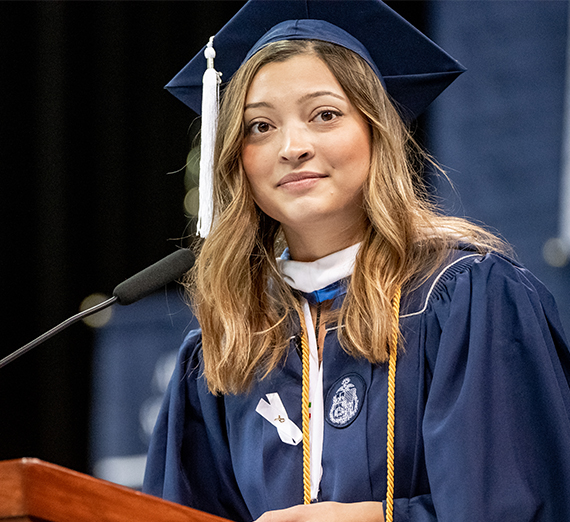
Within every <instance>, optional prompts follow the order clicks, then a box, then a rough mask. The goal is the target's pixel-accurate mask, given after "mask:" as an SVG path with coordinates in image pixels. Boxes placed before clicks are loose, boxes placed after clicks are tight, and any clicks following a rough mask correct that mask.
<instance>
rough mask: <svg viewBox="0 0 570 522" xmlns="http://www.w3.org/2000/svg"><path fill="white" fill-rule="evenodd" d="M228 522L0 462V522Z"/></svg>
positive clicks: (50, 470)
mask: <svg viewBox="0 0 570 522" xmlns="http://www.w3.org/2000/svg"><path fill="white" fill-rule="evenodd" d="M4 520H9V521H10V522H25V521H30V522H95V521H98V522H135V521H136V522H146V521H149V522H183V521H184V522H229V521H228V520H227V519H224V518H220V517H216V516H214V515H210V514H208V513H203V512H201V511H198V510H195V509H191V508H188V507H184V506H180V505H178V504H174V503H172V502H167V501H165V500H161V499H159V498H156V497H153V496H150V495H145V494H143V493H139V492H138V491H134V490H132V489H129V488H126V487H124V486H118V485H116V484H112V483H111V482H106V481H104V480H99V479H96V478H93V477H90V476H88V475H84V474H82V473H77V472H75V471H71V470H69V469H66V468H62V467H60V466H56V465H54V464H48V463H46V462H43V461H41V460H38V459H20V460H7V461H4V462H0V521H4Z"/></svg>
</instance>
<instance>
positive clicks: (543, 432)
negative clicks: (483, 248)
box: [395, 255, 570, 522]
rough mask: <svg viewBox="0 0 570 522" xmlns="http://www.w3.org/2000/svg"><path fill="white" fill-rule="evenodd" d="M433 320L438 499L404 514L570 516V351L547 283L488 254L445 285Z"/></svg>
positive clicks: (412, 504)
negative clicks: (544, 283) (542, 282)
mask: <svg viewBox="0 0 570 522" xmlns="http://www.w3.org/2000/svg"><path fill="white" fill-rule="evenodd" d="M425 321H426V322H425V330H424V331H425V346H426V348H425V357H426V367H427V370H426V373H427V375H426V383H427V384H426V397H427V398H426V402H425V412H424V418H423V426H422V429H423V440H424V450H425V462H426V468H427V474H428V479H429V484H430V490H431V495H427V496H424V497H423V498H412V499H411V500H409V501H403V500H399V501H397V502H396V514H397V513H398V512H399V513H400V517H401V518H399V519H398V518H395V520H402V521H403V520H410V521H414V522H416V521H417V522H419V521H422V522H423V521H428V520H437V521H439V522H458V521H461V522H467V521H516V522H526V521H528V522H530V521H543V522H547V521H548V522H554V521H561V520H570V419H569V414H570V392H569V376H570V362H569V361H570V358H569V353H568V348H567V343H566V341H565V340H564V334H563V333H562V328H561V325H560V322H559V319H558V313H557V311H556V306H555V304H554V301H553V299H552V297H551V296H550V294H549V293H548V291H547V290H546V289H545V288H544V287H543V285H542V284H541V283H540V282H539V281H538V280H537V279H536V278H534V277H533V276H532V274H530V273H529V272H528V271H526V270H524V269H522V268H521V267H518V266H516V265H514V264H512V263H511V262H510V261H508V260H506V259H503V258H501V257H499V256H496V255H487V256H485V257H484V258H478V259H477V261H475V262H473V263H472V264H471V266H470V267H469V269H467V270H465V271H463V272H462V273H461V274H458V275H456V276H455V277H454V278H452V279H450V280H448V281H445V282H441V283H439V284H438V288H437V292H434V296H433V297H432V298H431V302H430V305H429V309H428V311H427V313H426V318H425Z"/></svg>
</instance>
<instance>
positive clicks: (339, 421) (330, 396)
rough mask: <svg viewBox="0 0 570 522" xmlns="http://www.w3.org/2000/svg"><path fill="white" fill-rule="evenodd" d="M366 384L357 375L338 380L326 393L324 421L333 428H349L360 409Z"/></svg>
mask: <svg viewBox="0 0 570 522" xmlns="http://www.w3.org/2000/svg"><path fill="white" fill-rule="evenodd" d="M365 393H366V383H365V382H364V379H363V378H362V377H361V376H360V375H358V374H357V373H348V374H346V375H343V376H342V377H341V378H340V379H338V380H337V381H336V382H335V383H334V384H333V385H332V386H331V387H330V388H329V391H328V393H327V398H326V401H325V419H326V421H327V422H328V423H329V424H330V425H331V426H333V427H334V428H346V427H347V426H350V425H351V424H352V423H353V422H354V420H355V419H356V417H358V414H359V413H360V410H361V409H362V404H363V403H364V394H365Z"/></svg>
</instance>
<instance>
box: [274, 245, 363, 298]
mask: <svg viewBox="0 0 570 522" xmlns="http://www.w3.org/2000/svg"><path fill="white" fill-rule="evenodd" d="M359 249H360V243H357V244H356V245H352V246H350V247H348V248H345V249H344V250H339V251H338V252H334V253H333V254H330V255H328V256H325V257H322V258H321V259H317V260H316V261H311V262H302V261H293V260H292V259H290V258H289V252H288V250H286V251H285V252H284V255H283V256H282V257H281V258H279V259H278V260H277V266H278V267H279V271H280V272H281V275H282V276H283V279H284V280H285V282H286V283H288V284H289V286H292V287H293V288H295V289H296V290H300V291H301V292H307V293H309V292H314V291H316V290H320V289H321V288H325V287H326V286H328V285H330V284H332V283H334V282H336V281H339V280H340V279H344V278H345V277H348V276H349V275H351V274H352V271H353V269H354V262H355V260H356V254H358V250H359Z"/></svg>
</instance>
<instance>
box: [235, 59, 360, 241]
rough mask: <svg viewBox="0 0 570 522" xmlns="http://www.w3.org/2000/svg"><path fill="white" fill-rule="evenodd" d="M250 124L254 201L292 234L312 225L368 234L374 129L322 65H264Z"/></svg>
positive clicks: (248, 112)
mask: <svg viewBox="0 0 570 522" xmlns="http://www.w3.org/2000/svg"><path fill="white" fill-rule="evenodd" d="M244 123H245V129H246V135H245V140H244V145H243V150H242V162H243V167H244V170H245V173H246V175H247V178H248V180H249V183H250V185H251V190H252V193H253V197H254V199H255V202H256V203H257V204H258V206H259V207H260V208H261V210H263V212H265V213H266V214H267V215H269V216H271V217H272V218H273V219H275V220H277V221H279V222H280V223H281V224H282V227H283V230H284V232H285V235H286V236H287V237H288V232H293V233H295V234H300V233H302V231H303V230H308V229H309V227H319V228H321V229H322V230H323V232H325V231H326V230H328V229H331V227H333V230H334V227H337V230H350V228H351V227H357V229H358V230H357V231H356V232H357V233H360V232H361V231H362V227H363V223H364V211H363V208H362V187H363V184H364V182H365V180H366V178H367V176H368V170H369V166H370V148H371V144H370V142H371V139H370V130H369V127H368V124H367V122H366V121H365V120H364V118H363V117H362V116H361V114H360V113H359V112H358V111H357V110H356V108H355V107H354V106H353V105H352V103H351V102H350V101H349V99H348V97H347V96H346V94H345V92H344V90H343V89H342V87H341V86H340V84H339V83H338V81H337V80H336V78H335V77H334V76H333V74H332V73H331V71H330V70H329V69H328V67H327V66H326V65H325V63H324V62H323V61H321V60H320V59H319V58H317V57H316V56H313V55H298V56H295V57H293V58H290V59H288V60H287V61H284V62H274V63H270V64H268V65H265V66H264V67H262V68H261V69H260V70H259V72H258V73H257V75H256V76H255V77H254V79H253V82H252V84H251V86H250V88H249V91H248V93H247V96H246V104H245V112H244ZM338 227H340V228H338ZM288 239H289V238H288Z"/></svg>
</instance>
